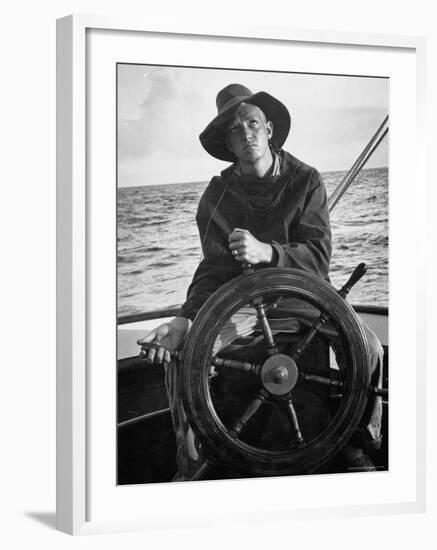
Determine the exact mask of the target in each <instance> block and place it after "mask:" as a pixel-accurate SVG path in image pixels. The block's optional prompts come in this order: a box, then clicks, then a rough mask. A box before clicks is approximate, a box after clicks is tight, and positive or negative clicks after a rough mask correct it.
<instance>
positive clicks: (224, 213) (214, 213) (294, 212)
mask: <svg viewBox="0 0 437 550" xmlns="http://www.w3.org/2000/svg"><path fill="white" fill-rule="evenodd" d="M217 108H218V114H217V116H216V117H215V118H214V119H213V120H212V122H211V123H210V124H208V126H207V127H206V129H205V130H204V131H203V132H202V133H201V135H200V141H201V143H202V145H203V147H204V148H205V150H206V151H207V152H208V153H209V154H211V155H212V156H214V157H215V158H218V159H220V160H224V161H229V162H231V163H232V164H231V166H229V167H228V168H226V169H225V170H223V172H222V173H221V175H220V176H218V177H213V178H212V180H211V182H210V183H209V185H208V187H207V188H206V190H205V192H204V194H203V196H202V198H201V200H200V203H199V207H198V212H197V224H198V228H199V233H200V239H201V243H202V251H203V255H204V258H203V260H202V261H201V262H200V264H199V266H198V268H197V270H196V272H195V274H194V277H193V281H192V283H191V285H190V287H189V289H188V293H187V300H186V302H185V303H184V304H183V306H182V308H181V313H180V315H179V316H178V317H176V318H174V319H173V320H172V321H170V322H169V323H165V324H163V325H161V326H159V327H157V328H156V329H155V330H153V331H151V332H150V333H149V334H147V335H146V336H145V337H144V338H142V339H141V340H139V341H138V344H139V345H141V346H142V348H143V349H142V352H141V354H142V355H143V357H145V358H146V360H147V361H148V362H149V363H158V364H160V363H164V364H166V365H169V363H170V354H169V350H178V349H180V348H181V347H182V345H183V342H184V338H185V336H186V334H187V332H188V330H189V328H190V326H191V323H192V321H193V319H194V317H195V316H196V313H197V312H198V311H199V309H200V307H201V306H202V305H203V303H204V302H205V301H206V300H207V298H208V297H209V296H210V295H211V294H212V293H213V292H215V291H216V290H217V289H218V288H220V287H221V286H222V285H223V284H224V283H226V282H227V281H229V280H231V279H233V278H234V277H236V276H238V275H240V274H241V273H242V270H243V267H244V266H245V265H246V264H250V265H251V266H252V267H253V268H254V269H255V270H256V269H262V268H263V267H266V266H279V267H292V268H296V269H301V270H303V271H306V272H309V273H312V274H315V275H317V276H319V277H320V278H322V279H327V278H328V271H329V261H330V255H331V230H330V224H329V214H328V205H327V197H326V191H325V187H324V185H323V182H322V180H321V177H320V175H319V173H318V172H317V171H316V170H315V169H314V168H311V167H310V166H308V165H306V164H304V163H303V162H301V161H299V160H298V159H296V158H295V157H293V156H292V155H290V154H289V153H287V152H285V151H283V150H282V149H281V147H282V145H283V144H284V142H285V140H286V138H287V136H288V133H289V130H290V115H289V112H288V110H287V108H286V107H285V105H283V104H282V103H281V102H280V101H279V100H277V99H276V98H274V97H273V96H271V95H269V94H267V93H266V92H258V93H255V94H253V93H252V92H251V91H250V90H249V89H248V88H246V87H244V86H242V85H240V84H231V85H229V86H227V87H226V88H224V89H223V90H221V91H220V92H219V93H218V95H217ZM364 328H365V332H366V335H367V338H368V341H369V348H370V351H371V363H372V373H373V374H372V383H373V384H374V385H378V383H379V382H380V377H381V370H382V348H381V345H380V343H379V341H378V340H377V338H376V336H375V335H374V334H373V333H372V332H371V331H370V330H369V329H368V328H367V327H364ZM326 334H327V336H328V338H329V337H330V335H329V330H327V331H326ZM150 342H153V343H155V344H158V346H157V348H154V349H146V348H147V345H148V343H150ZM166 382H167V387H168V391H169V398H170V405H171V408H172V414H173V423H174V427H175V433H176V439H177V445H178V457H177V458H178V467H179V470H180V472H181V473H182V475H183V477H182V479H189V478H190V477H191V476H192V475H193V473H194V472H195V471H196V469H197V468H198V467H199V465H200V464H201V462H202V456H201V455H202V451H201V443H200V442H199V441H198V440H197V438H196V436H195V434H194V433H193V431H192V429H191V427H190V426H189V425H188V424H187V422H186V416H185V412H184V411H183V410H182V406H181V403H180V400H179V399H178V395H177V369H175V368H172V364H170V365H169V366H168V367H167V378H166ZM370 409H371V410H370V412H368V413H366V414H365V417H366V422H365V425H364V426H363V427H362V429H361V430H360V432H361V439H362V440H363V441H362V442H360V445H359V446H357V447H352V446H351V445H350V446H349V447H348V448H347V449H346V453H349V455H350V456H348V457H347V460H348V461H349V463H350V464H351V465H352V466H356V467H360V468H361V469H372V464H371V462H370V461H369V460H368V458H367V456H366V455H365V454H364V452H363V451H362V447H366V446H367V447H369V448H370V449H371V448H378V446H379V445H380V424H381V402H380V398H376V399H374V400H373V401H372V403H371V404H370ZM361 443H362V444H361Z"/></svg>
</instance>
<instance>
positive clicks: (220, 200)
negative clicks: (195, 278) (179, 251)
mask: <svg viewBox="0 0 437 550" xmlns="http://www.w3.org/2000/svg"><path fill="white" fill-rule="evenodd" d="M231 180H232V176H231V177H230V178H229V179H228V181H227V182H226V185H225V188H224V189H223V192H222V194H221V195H220V198H219V200H218V201H217V203H216V204H215V206H214V208H213V210H212V212H211V214H210V216H209V218H208V223H207V224H206V229H205V236H204V237H203V239H202V237H201V245H202V249H201V255H200V259H201V260H202V258H203V257H204V256H203V249H204V244H205V242H206V238H207V236H208V231H209V226H210V225H211V221H212V217H213V216H214V214H215V213H216V210H217V208H218V207H219V205H220V203H221V202H222V200H223V197H224V196H225V194H226V191H227V190H228V187H229V185H230V183H231Z"/></svg>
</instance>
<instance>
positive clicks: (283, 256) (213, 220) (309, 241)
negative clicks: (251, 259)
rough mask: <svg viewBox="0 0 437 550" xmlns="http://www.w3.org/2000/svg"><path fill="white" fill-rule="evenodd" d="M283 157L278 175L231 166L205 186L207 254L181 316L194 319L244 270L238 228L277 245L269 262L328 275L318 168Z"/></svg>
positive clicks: (202, 216)
mask: <svg viewBox="0 0 437 550" xmlns="http://www.w3.org/2000/svg"><path fill="white" fill-rule="evenodd" d="M280 155H281V173H280V175H279V176H271V177H265V178H257V177H255V176H251V175H240V176H239V175H236V173H235V165H232V166H230V167H228V168H227V169H226V170H224V171H223V172H222V173H221V175H220V176H216V177H214V178H212V180H211V182H210V183H209V185H208V187H207V188H206V189H205V191H204V193H203V195H202V198H201V199H200V202H199V207H198V211H197V217H196V220H197V225H198V228H199V233H200V239H201V244H202V250H203V256H204V258H203V260H202V261H201V262H200V264H199V266H198V268H197V270H196V272H195V274H194V277H193V281H192V283H191V285H190V287H189V288H188V292H187V300H186V302H185V303H184V305H183V306H182V310H181V313H180V315H181V316H183V317H187V318H189V319H194V317H195V315H196V313H197V312H198V310H199V309H200V307H201V306H202V305H203V303H204V302H205V301H206V300H207V298H208V297H209V296H210V295H211V294H212V293H213V292H215V291H216V290H217V289H218V288H219V287H220V286H221V285H223V284H224V283H226V282H227V281H229V280H230V279H232V278H234V277H236V276H238V275H240V274H241V273H242V265H241V263H239V262H237V261H236V260H235V258H234V257H233V256H232V254H231V252H230V250H229V247H228V236H229V234H230V233H232V231H233V229H234V228H235V227H239V228H241V229H247V230H249V231H250V232H251V233H252V235H254V237H256V238H257V239H258V240H260V241H262V242H265V243H269V244H271V245H272V246H273V248H274V255H273V261H272V263H271V264H269V265H275V266H280V267H293V268H297V269H302V270H304V271H307V272H310V273H313V274H316V275H318V276H320V277H321V278H323V279H326V278H327V277H328V270H329V260H330V256H331V230H330V225H329V214H328V204H327V197H326V190H325V187H324V185H323V182H322V179H321V177H320V174H319V173H318V172H317V170H315V169H314V168H311V167H310V166H308V165H306V164H304V163H303V162H301V161H300V160H298V159H297V158H295V157H293V156H292V155H290V154H289V153H287V152H284V151H281V153H280ZM266 265H267V264H258V265H257V266H254V267H255V269H260V268H262V267H265V266H266Z"/></svg>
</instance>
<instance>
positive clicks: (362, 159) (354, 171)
mask: <svg viewBox="0 0 437 550" xmlns="http://www.w3.org/2000/svg"><path fill="white" fill-rule="evenodd" d="M387 119H388V117H386V119H385V120H384V123H383V124H381V126H380V127H379V128H378V131H377V132H376V134H375V135H374V136H373V138H372V139H371V140H370V142H369V144H368V145H367V146H366V147H365V149H364V150H363V152H362V153H361V154H360V155H359V157H358V159H357V160H356V161H355V162H354V164H353V165H352V167H351V168H350V170H349V171H348V173H347V174H346V176H345V177H344V178H343V179H342V180H341V182H340V183H339V185H338V186H337V188H336V189H335V191H334V192H333V193H332V194H331V196H330V197H329V200H328V204H329V211H330V212H331V210H332V209H333V208H334V206H335V205H336V204H337V203H338V201H339V200H340V199H341V197H342V196H343V195H344V193H345V192H346V191H347V189H348V188H349V186H350V185H351V183H352V182H353V181H354V179H355V178H356V176H357V175H358V173H359V172H360V171H361V170H362V168H363V167H364V165H365V164H366V163H367V161H368V160H369V158H370V157H371V156H372V154H373V153H374V151H375V150H376V149H377V147H378V146H379V144H380V143H381V141H382V140H383V139H384V137H385V136H386V135H387V133H388V130H389V128H388V127H386V128H385V130H384V131H383V133H382V134H381V135H379V134H380V130H381V129H382V128H383V127H384V126H385V122H386V121H387ZM369 145H370V146H369Z"/></svg>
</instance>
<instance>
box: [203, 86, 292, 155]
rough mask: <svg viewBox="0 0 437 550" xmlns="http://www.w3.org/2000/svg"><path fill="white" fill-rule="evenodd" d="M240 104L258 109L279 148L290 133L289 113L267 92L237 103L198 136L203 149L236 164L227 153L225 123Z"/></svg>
mask: <svg viewBox="0 0 437 550" xmlns="http://www.w3.org/2000/svg"><path fill="white" fill-rule="evenodd" d="M241 103H250V104H251V105H256V106H257V107H259V108H260V109H261V110H262V111H263V113H264V114H265V115H266V118H267V120H269V121H270V122H271V123H272V124H273V143H274V144H275V146H276V147H278V148H281V147H282V146H283V145H284V143H285V140H286V139H287V136H288V134H289V132H290V125H291V119H290V113H289V112H288V109H287V107H286V106H285V105H284V104H283V103H281V102H280V101H279V100H278V99H276V98H274V97H273V96H271V95H270V94H268V93H267V92H258V93H256V94H253V95H251V96H248V97H247V98H244V99H242V100H241V101H238V102H237V103H235V104H234V105H232V107H230V108H229V109H226V110H225V111H223V112H221V113H220V114H219V115H217V116H216V117H215V118H214V119H213V120H212V121H211V122H210V123H209V124H208V126H207V127H206V128H205V130H203V132H202V133H201V134H200V136H199V139H200V143H201V144H202V146H203V148H204V149H205V150H206V151H207V152H208V153H209V154H210V155H212V156H213V157H215V158H217V159H219V160H225V161H229V162H236V161H237V160H238V159H237V157H236V156H235V155H234V153H232V151H229V149H228V147H227V145H226V124H225V123H226V122H228V120H229V118H230V117H231V116H232V115H233V114H234V113H235V111H236V110H237V109H238V106H239V105H240V104H241Z"/></svg>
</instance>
